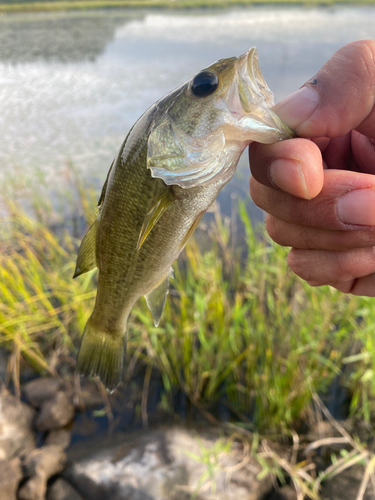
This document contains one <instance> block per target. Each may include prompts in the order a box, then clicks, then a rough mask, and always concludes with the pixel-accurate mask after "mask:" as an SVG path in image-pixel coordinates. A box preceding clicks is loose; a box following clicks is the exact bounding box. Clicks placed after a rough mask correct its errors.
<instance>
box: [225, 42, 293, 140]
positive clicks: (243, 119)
mask: <svg viewBox="0 0 375 500" xmlns="http://www.w3.org/2000/svg"><path fill="white" fill-rule="evenodd" d="M225 101H226V106H227V108H228V110H229V113H230V115H231V118H232V120H233V121H234V122H235V126H236V127H237V128H238V129H243V132H245V130H246V129H247V132H248V133H249V132H251V135H252V136H254V137H252V138H251V140H255V141H259V142H263V143H272V142H276V141H280V140H285V139H291V138H292V137H295V133H294V131H293V130H292V129H291V128H290V127H288V125H286V124H285V123H284V122H283V121H282V120H281V119H280V118H279V117H278V116H277V115H276V113H275V112H274V111H272V109H271V107H272V106H273V105H274V100H273V93H272V92H271V90H270V89H269V87H268V85H267V83H266V81H265V79H264V77H263V75H262V72H261V70H260V67H259V63H258V51H257V49H256V48H255V47H252V48H251V49H249V50H248V51H247V52H245V53H244V54H242V55H241V56H239V57H238V59H237V61H236V66H235V74H234V77H233V80H232V83H231V84H230V86H229V89H228V91H227V94H226V97H225Z"/></svg>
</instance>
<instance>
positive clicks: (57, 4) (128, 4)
mask: <svg viewBox="0 0 375 500" xmlns="http://www.w3.org/2000/svg"><path fill="white" fill-rule="evenodd" d="M272 4H273V5H290V4H294V5H308V6H314V5H320V6H324V5H325V6H327V5H336V4H337V5H371V4H372V5H375V0H359V1H358V0H339V1H336V0H39V1H32V0H31V1H30V0H24V1H20V2H14V1H12V0H9V1H8V2H7V1H3V2H2V1H1V0H0V14H5V13H13V12H43V11H44V12H46V11H47V12H48V11H58V10H60V11H61V10H85V9H103V8H163V9H192V8H221V7H230V6H251V5H272Z"/></svg>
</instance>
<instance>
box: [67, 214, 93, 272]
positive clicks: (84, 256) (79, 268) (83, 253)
mask: <svg viewBox="0 0 375 500" xmlns="http://www.w3.org/2000/svg"><path fill="white" fill-rule="evenodd" d="M98 224H99V219H96V220H95V221H94V223H93V224H91V226H90V228H89V230H88V231H87V233H86V235H85V237H84V238H83V240H82V243H81V246H80V247H79V250H78V257H77V264H76V269H75V271H74V275H73V278H76V277H77V276H80V275H81V274H84V273H87V272H88V271H91V269H94V268H95V267H97V263H96V232H97V229H98Z"/></svg>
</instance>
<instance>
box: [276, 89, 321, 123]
mask: <svg viewBox="0 0 375 500" xmlns="http://www.w3.org/2000/svg"><path fill="white" fill-rule="evenodd" d="M318 104H319V95H318V92H316V91H315V90H312V89H311V88H310V87H302V88H301V89H299V90H297V91H296V92H294V93H293V94H291V95H290V96H288V97H286V98H285V99H284V100H283V101H281V102H279V103H278V104H276V106H274V108H273V110H274V111H275V112H276V113H277V114H278V116H280V118H281V119H282V120H283V121H284V122H285V123H287V124H288V125H289V127H291V128H296V127H297V126H298V125H300V124H301V123H302V122H304V121H305V120H307V119H308V118H310V116H311V115H312V114H313V112H314V111H315V110H316V108H317V107H318Z"/></svg>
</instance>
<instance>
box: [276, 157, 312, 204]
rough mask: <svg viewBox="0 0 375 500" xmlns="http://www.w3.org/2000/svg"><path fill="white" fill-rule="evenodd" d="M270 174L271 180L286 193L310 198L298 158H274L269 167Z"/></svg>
mask: <svg viewBox="0 0 375 500" xmlns="http://www.w3.org/2000/svg"><path fill="white" fill-rule="evenodd" d="M270 176H271V180H272V182H273V183H274V184H275V185H276V186H277V187H279V188H280V189H282V190H283V191H285V192H286V193H290V194H293V195H294V196H298V197H299V198H305V199H306V200H310V199H311V196H310V195H309V192H308V190H307V186H306V181H305V176H304V175H303V171H302V165H301V163H300V162H299V161H298V160H293V159H291V158H279V159H277V160H275V161H274V162H272V164H271V167H270Z"/></svg>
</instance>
